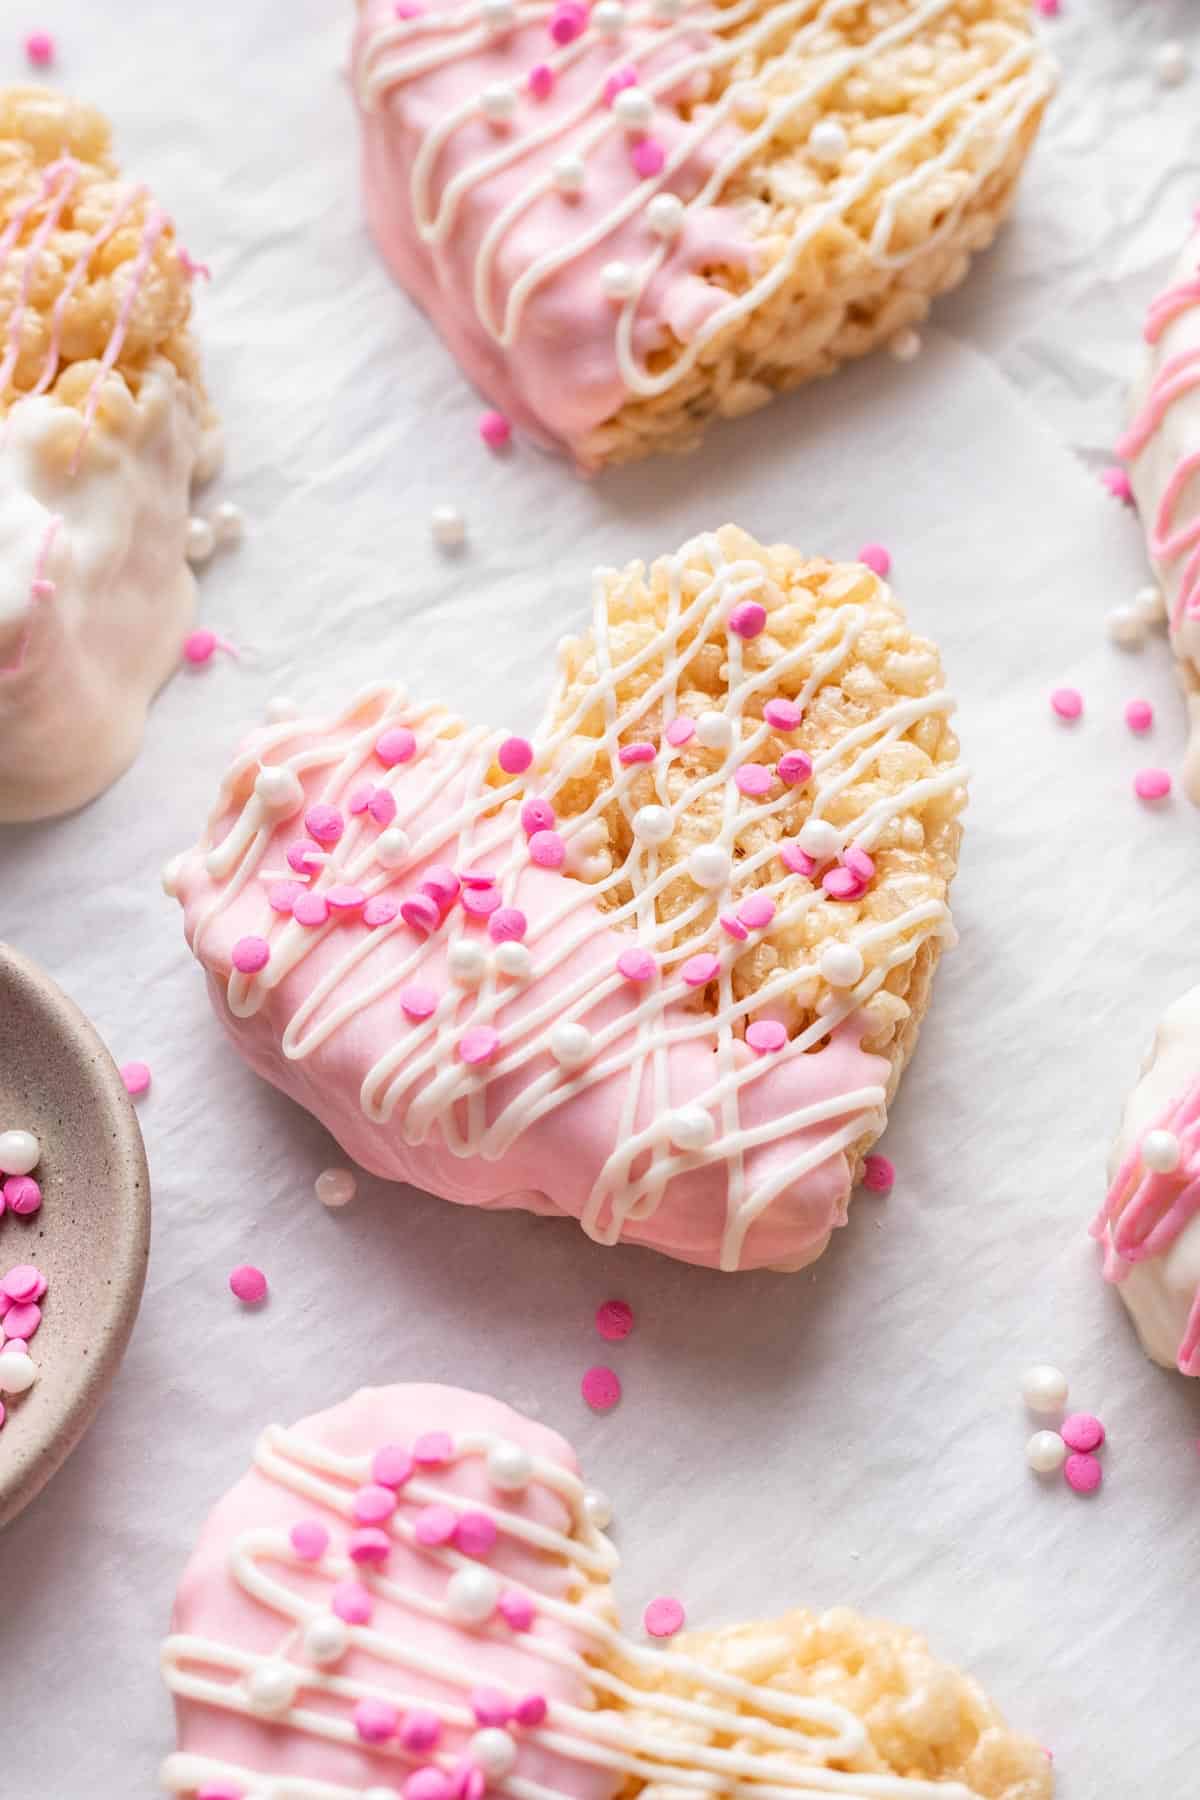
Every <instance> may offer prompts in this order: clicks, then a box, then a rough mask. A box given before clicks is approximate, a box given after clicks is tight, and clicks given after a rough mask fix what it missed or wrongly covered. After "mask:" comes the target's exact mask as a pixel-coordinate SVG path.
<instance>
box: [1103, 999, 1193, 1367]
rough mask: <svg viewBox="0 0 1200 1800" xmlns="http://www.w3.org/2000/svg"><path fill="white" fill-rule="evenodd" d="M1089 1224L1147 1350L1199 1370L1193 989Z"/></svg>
mask: <svg viewBox="0 0 1200 1800" xmlns="http://www.w3.org/2000/svg"><path fill="white" fill-rule="evenodd" d="M1108 1172H1109V1183H1110V1185H1109V1190H1108V1197H1107V1199H1106V1200H1105V1203H1104V1206H1103V1208H1102V1209H1101V1212H1100V1215H1099V1217H1098V1218H1097V1219H1096V1221H1095V1223H1094V1224H1093V1226H1092V1235H1093V1237H1096V1238H1099V1240H1100V1242H1101V1243H1102V1245H1103V1246H1104V1275H1105V1279H1106V1280H1108V1281H1114V1282H1117V1283H1118V1284H1119V1292H1120V1295H1121V1298H1122V1299H1123V1300H1124V1302H1125V1304H1126V1306H1127V1307H1128V1308H1129V1313H1130V1316H1131V1318H1132V1319H1133V1322H1134V1324H1135V1325H1136V1326H1137V1330H1138V1336H1139V1337H1140V1338H1141V1340H1142V1345H1143V1348H1144V1349H1145V1351H1146V1354H1147V1356H1151V1357H1153V1359H1154V1361H1155V1362H1157V1363H1162V1365H1163V1366H1164V1368H1168V1369H1178V1370H1179V1372H1180V1373H1181V1374H1182V1375H1200V987H1195V988H1192V989H1191V991H1190V992H1189V993H1186V994H1185V995H1184V996H1183V998H1182V999H1180V1000H1177V1001H1176V1002H1175V1004H1174V1005H1173V1006H1170V1007H1168V1008H1167V1010H1166V1012H1165V1013H1164V1014H1163V1017H1162V1021H1161V1023H1160V1024H1159V1027H1158V1030H1157V1032H1156V1033H1155V1036H1154V1042H1153V1043H1152V1044H1151V1046H1150V1049H1149V1051H1148V1052H1147V1055H1146V1058H1145V1061H1144V1063H1143V1065H1142V1073H1141V1077H1140V1079H1139V1081H1138V1083H1137V1086H1136V1087H1135V1088H1134V1090H1133V1092H1132V1093H1131V1094H1130V1096H1129V1100H1128V1102H1127V1104H1126V1107H1125V1114H1124V1117H1123V1118H1122V1120H1121V1130H1120V1133H1119V1135H1118V1137H1117V1141H1116V1143H1115V1144H1114V1145H1113V1151H1112V1155H1111V1157H1110V1158H1109V1171H1108Z"/></svg>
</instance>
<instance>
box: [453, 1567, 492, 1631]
mask: <svg viewBox="0 0 1200 1800" xmlns="http://www.w3.org/2000/svg"><path fill="white" fill-rule="evenodd" d="M499 1598H500V1583H499V1582H498V1581H497V1579H496V1577H495V1576H494V1575H493V1574H492V1572H491V1570H490V1569H478V1568H473V1569H459V1570H458V1571H457V1573H456V1574H454V1575H452V1576H451V1577H450V1580H449V1581H448V1582H447V1584H446V1608H447V1610H448V1612H449V1613H450V1616H451V1618H452V1619H461V1620H462V1621H463V1623H464V1624H467V1625H482V1624H483V1621H484V1620H485V1619H490V1618H491V1616H492V1614H493V1613H494V1612H495V1610H496V1603H497V1602H498V1600H499Z"/></svg>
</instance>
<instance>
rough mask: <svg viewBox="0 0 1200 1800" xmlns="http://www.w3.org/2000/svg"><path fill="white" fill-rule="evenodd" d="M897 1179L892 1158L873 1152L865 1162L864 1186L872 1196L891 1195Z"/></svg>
mask: <svg viewBox="0 0 1200 1800" xmlns="http://www.w3.org/2000/svg"><path fill="white" fill-rule="evenodd" d="M895 1179H896V1166H895V1164H894V1163H893V1162H892V1161H891V1159H890V1157H886V1156H881V1155H880V1154H879V1153H878V1151H875V1150H873V1151H872V1152H871V1154H870V1156H868V1157H866V1158H865V1159H864V1161H863V1175H862V1184H863V1186H864V1187H865V1188H868V1189H869V1190H870V1192H871V1193H872V1194H890V1193H891V1191H892V1186H893V1183H894V1182H895Z"/></svg>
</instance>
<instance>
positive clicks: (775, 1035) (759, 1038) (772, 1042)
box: [746, 1019, 788, 1056]
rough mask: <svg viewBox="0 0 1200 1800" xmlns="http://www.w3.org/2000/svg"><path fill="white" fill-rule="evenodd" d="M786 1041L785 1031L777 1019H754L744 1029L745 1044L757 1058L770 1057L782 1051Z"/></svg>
mask: <svg viewBox="0 0 1200 1800" xmlns="http://www.w3.org/2000/svg"><path fill="white" fill-rule="evenodd" d="M787 1041H788V1035H787V1031H786V1029H785V1027H784V1026H782V1025H781V1024H780V1023H779V1021H778V1019H755V1021H754V1023H753V1025H748V1026H747V1027H746V1042H747V1043H748V1044H749V1046H750V1048H751V1049H752V1050H753V1051H754V1052H755V1054H756V1055H758V1056H770V1055H771V1054H773V1052H775V1051H776V1050H782V1049H783V1046H784V1045H785V1044H786V1043H787Z"/></svg>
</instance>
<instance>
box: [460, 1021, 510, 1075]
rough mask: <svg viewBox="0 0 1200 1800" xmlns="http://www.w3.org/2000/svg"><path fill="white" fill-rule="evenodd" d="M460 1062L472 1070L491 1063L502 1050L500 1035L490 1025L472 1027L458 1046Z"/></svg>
mask: <svg viewBox="0 0 1200 1800" xmlns="http://www.w3.org/2000/svg"><path fill="white" fill-rule="evenodd" d="M456 1048H457V1050H458V1056H459V1060H460V1062H465V1063H467V1064H468V1065H469V1066H471V1067H472V1068H474V1067H477V1066H478V1065H479V1064H480V1063H489V1062H491V1060H492V1058H493V1057H494V1056H495V1054H496V1052H497V1051H498V1050H499V1048H500V1033H499V1032H498V1031H495V1030H493V1028H492V1027H491V1026H490V1025H472V1027H471V1029H470V1030H469V1031H464V1032H463V1034H462V1036H461V1037H460V1038H459V1040H458V1044H457V1045H456Z"/></svg>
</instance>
